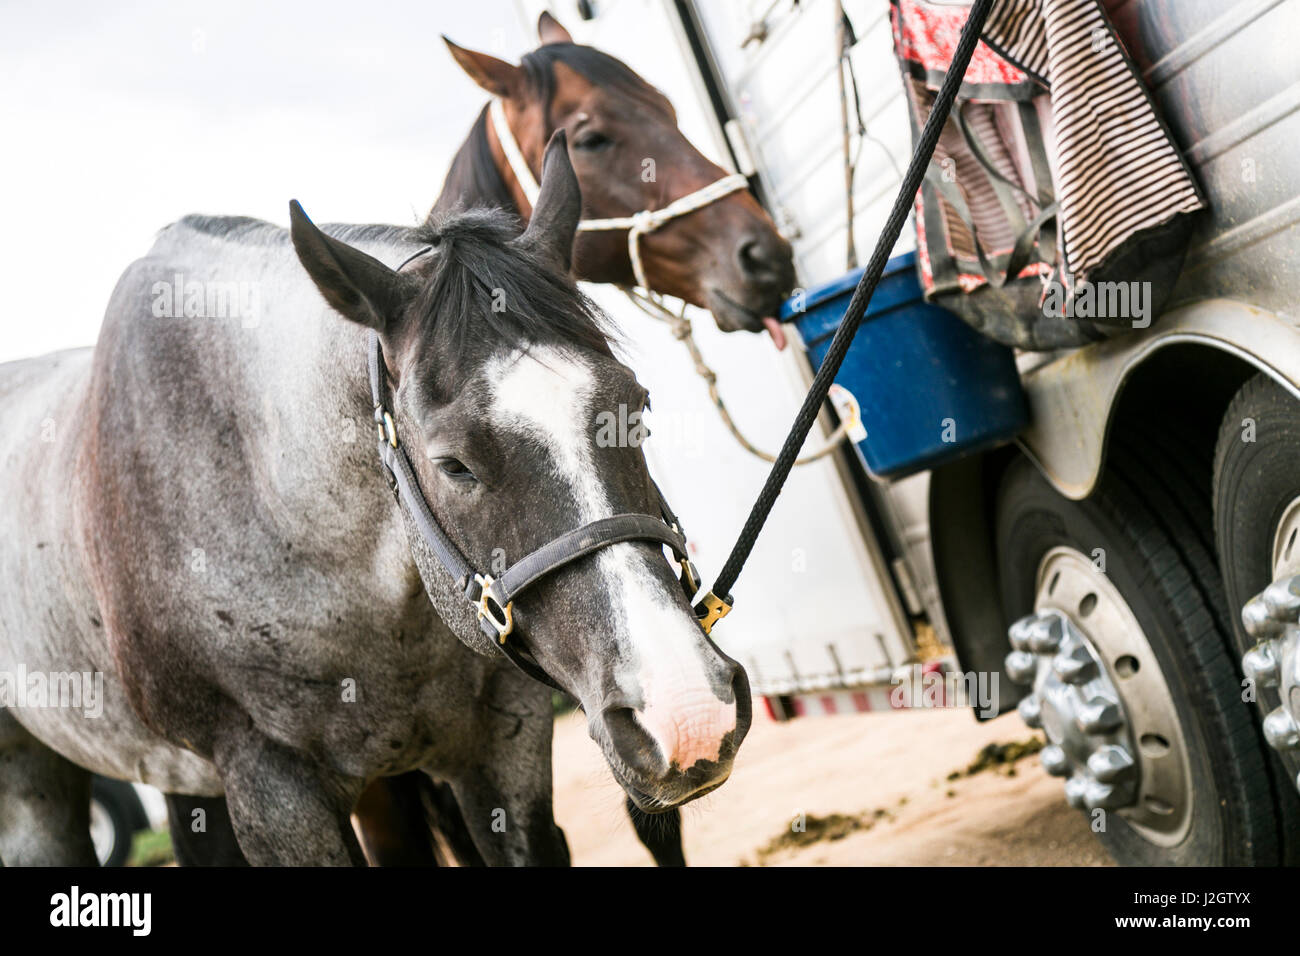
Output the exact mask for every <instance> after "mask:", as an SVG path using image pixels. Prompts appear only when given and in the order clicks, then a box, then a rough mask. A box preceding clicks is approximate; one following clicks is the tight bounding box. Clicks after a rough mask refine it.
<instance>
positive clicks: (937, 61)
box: [889, 0, 1029, 85]
mask: <svg viewBox="0 0 1300 956" xmlns="http://www.w3.org/2000/svg"><path fill="white" fill-rule="evenodd" d="M900 10H901V12H902V14H903V17H902V19H903V22H902V23H901V24H900V23H899V12H900ZM969 13H970V8H969V7H964V6H963V7H948V6H935V5H933V4H930V3H926V2H924V0H897V3H896V4H895V5H893V6H891V7H890V11H889V15H890V19H891V21H892V23H893V29H894V50H895V52H896V53H897V54H898V55H899V56H900V57H902V58H903V59H905V60H910V61H911V62H913V63H918V64H920V65H921V66H922V67H923V68H924V69H925V71H926V72H927V73H937V74H940V75H942V74H943V73H944V72H945V71H946V70H947V69H948V64H949V63H951V62H952V55H953V51H954V50H956V48H957V40H958V38H959V37H960V36H961V28H962V27H963V26H965V25H966V17H967V15H968V14H969ZM1028 79H1029V77H1028V76H1027V75H1026V74H1025V73H1024V72H1023V71H1022V70H1020V69H1018V68H1016V67H1015V66H1013V65H1012V64H1010V63H1008V62H1007V61H1006V60H1004V59H1003V58H1002V57H1000V56H998V55H997V54H996V53H994V52H993V50H992V49H991V48H990V47H989V46H988V45H987V44H986V43H984V42H983V41H980V43H979V45H977V46H976V47H975V54H974V56H972V57H971V61H970V68H969V69H968V70H967V71H966V82H967V83H999V84H1007V85H1016V84H1019V83H1024V82H1025V81H1026V80H1028Z"/></svg>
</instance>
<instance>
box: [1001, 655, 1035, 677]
mask: <svg viewBox="0 0 1300 956" xmlns="http://www.w3.org/2000/svg"><path fill="white" fill-rule="evenodd" d="M1006 667H1007V676H1008V677H1010V678H1011V680H1012V681H1014V682H1015V683H1017V684H1033V682H1034V677H1035V676H1036V675H1037V673H1038V658H1037V657H1035V656H1034V655H1033V654H1031V653H1029V652H1028V651H1012V652H1011V653H1010V654H1008V655H1007V660H1006Z"/></svg>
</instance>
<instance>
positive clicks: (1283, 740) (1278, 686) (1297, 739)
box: [1241, 498, 1300, 788]
mask: <svg viewBox="0 0 1300 956" xmlns="http://www.w3.org/2000/svg"><path fill="white" fill-rule="evenodd" d="M1241 620H1242V623H1243V624H1245V626H1246V633H1248V634H1249V635H1250V636H1251V637H1253V638H1255V640H1256V644H1255V646H1254V647H1253V648H1251V650H1249V651H1247V652H1246V654H1245V656H1244V657H1242V659H1241V667H1242V671H1243V672H1244V673H1245V675H1246V676H1247V677H1248V678H1250V679H1251V680H1253V681H1254V682H1255V684H1256V685H1257V686H1259V687H1269V688H1273V689H1275V690H1276V691H1277V692H1278V695H1279V696H1280V697H1281V699H1282V701H1281V703H1280V704H1279V705H1278V706H1277V707H1276V708H1274V709H1273V710H1272V711H1270V712H1269V713H1268V714H1267V715H1266V716H1265V717H1264V739H1265V740H1267V741H1268V743H1269V746H1271V747H1273V748H1275V749H1276V750H1278V751H1282V752H1286V751H1300V498H1297V499H1296V500H1295V501H1293V502H1291V504H1290V505H1289V506H1288V507H1287V509H1286V511H1285V512H1283V514H1282V520H1281V521H1280V522H1279V523H1278V528H1277V532H1276V533H1275V534H1274V536H1273V583H1272V584H1270V585H1269V586H1268V587H1266V588H1265V589H1264V590H1263V592H1261V593H1260V594H1257V595H1256V596H1255V597H1253V598H1251V599H1250V600H1249V601H1247V602H1246V606H1245V607H1244V608H1242V610H1241ZM1296 787H1297V788H1300V776H1297V778H1296Z"/></svg>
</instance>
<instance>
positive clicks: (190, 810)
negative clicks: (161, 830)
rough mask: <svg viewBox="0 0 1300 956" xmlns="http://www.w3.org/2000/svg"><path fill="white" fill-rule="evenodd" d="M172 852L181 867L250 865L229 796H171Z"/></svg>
mask: <svg viewBox="0 0 1300 956" xmlns="http://www.w3.org/2000/svg"><path fill="white" fill-rule="evenodd" d="M167 826H168V829H170V830H171V834H172V852H173V853H175V854H176V862H177V863H179V864H180V865H181V866H248V861H247V860H246V859H244V854H243V853H242V852H241V851H240V849H239V843H238V841H237V840H236V839H235V828H234V827H233V826H232V825H231V822H230V810H229V808H228V807H227V806H226V798H225V797H191V796H188V795H186V794H180V793H169V794H167Z"/></svg>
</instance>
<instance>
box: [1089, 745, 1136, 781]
mask: <svg viewBox="0 0 1300 956" xmlns="http://www.w3.org/2000/svg"><path fill="white" fill-rule="evenodd" d="M1134 766H1135V764H1134V762H1133V756H1132V754H1130V753H1129V752H1128V751H1127V750H1125V749H1124V748H1123V747H1120V746H1117V745H1115V744H1107V745H1106V746H1104V747H1102V748H1101V749H1099V750H1096V751H1094V752H1093V753H1092V755H1091V756H1090V757H1088V769H1089V770H1090V771H1092V775H1093V776H1094V777H1096V778H1097V779H1098V780H1100V781H1101V782H1102V783H1113V782H1115V781H1116V780H1119V779H1120V778H1122V777H1125V776H1128V775H1130V774H1131V772H1132V771H1133V769H1134Z"/></svg>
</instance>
